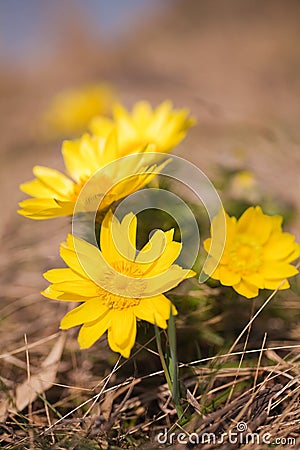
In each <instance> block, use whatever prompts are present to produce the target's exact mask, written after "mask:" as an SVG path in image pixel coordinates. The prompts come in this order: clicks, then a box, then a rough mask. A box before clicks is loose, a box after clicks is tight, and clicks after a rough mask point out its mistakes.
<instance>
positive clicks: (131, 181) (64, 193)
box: [18, 132, 164, 220]
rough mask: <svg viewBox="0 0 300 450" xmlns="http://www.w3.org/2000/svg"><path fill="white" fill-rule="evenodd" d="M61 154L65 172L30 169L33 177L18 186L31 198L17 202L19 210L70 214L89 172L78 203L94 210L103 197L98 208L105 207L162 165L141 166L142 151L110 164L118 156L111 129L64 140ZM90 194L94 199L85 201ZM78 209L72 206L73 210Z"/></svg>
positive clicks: (43, 215) (38, 215)
mask: <svg viewBox="0 0 300 450" xmlns="http://www.w3.org/2000/svg"><path fill="white" fill-rule="evenodd" d="M62 154H63V158H64V162H65V167H66V172H67V175H65V174H63V173H61V172H59V171H57V170H55V169H50V168H48V167H42V166H35V167H34V168H33V173H34V175H35V176H36V178H35V179H34V180H32V181H29V182H27V183H24V184H21V186H20V189H21V190H22V191H23V192H25V193H26V194H28V195H30V196H32V197H33V198H30V199H27V200H24V201H23V202H21V203H20V204H19V205H20V207H21V209H20V210H19V211H18V213H19V214H21V215H23V216H26V217H29V218H31V219H37V220H43V219H50V218H54V217H60V216H69V215H72V214H73V212H74V207H75V203H76V201H77V199H78V196H79V194H80V193H81V191H82V188H83V187H84V186H85V183H86V182H87V181H88V180H90V179H91V177H93V176H95V177H94V178H93V182H92V183H91V184H90V185H89V186H88V187H89V189H86V190H85V194H84V199H83V200H82V201H81V205H80V206H83V207H84V208H83V210H82V211H96V210H97V206H95V203H96V204H99V203H100V200H101V199H103V198H104V200H103V201H102V202H101V209H105V208H107V207H108V206H109V205H111V204H112V203H113V202H115V201H117V200H120V199H121V198H124V197H126V196H127V195H130V194H132V193H133V192H135V191H137V190H138V189H140V188H142V187H144V186H145V185H146V184H147V183H149V181H151V179H152V178H153V177H154V176H155V175H156V174H157V173H159V171H160V170H161V169H162V167H164V164H161V165H160V166H157V165H155V164H153V165H151V166H149V164H148V165H147V166H143V155H142V154H141V155H135V156H134V157H128V158H123V159H121V160H120V163H119V164H118V163H116V164H113V165H110V163H112V162H113V161H117V160H118V158H119V156H120V155H119V150H118V145H117V140H116V135H115V132H112V133H110V134H109V135H108V137H107V138H106V139H103V138H100V137H96V136H90V135H89V134H85V135H83V136H82V138H81V139H77V140H73V141H64V143H63V147H62ZM106 166H107V167H106ZM102 168H103V170H102V171H101V172H99V174H98V175H95V174H96V173H97V172H98V171H99V169H102ZM91 198H94V200H95V201H92V202H89V200H90V199H91ZM82 211H80V208H77V209H76V212H82Z"/></svg>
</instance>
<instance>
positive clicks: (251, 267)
mask: <svg viewBox="0 0 300 450" xmlns="http://www.w3.org/2000/svg"><path fill="white" fill-rule="evenodd" d="M229 258H230V263H229V264H230V266H231V269H232V270H234V271H235V272H239V273H241V274H244V273H247V274H249V272H255V271H257V270H258V269H259V268H260V266H261V263H262V249H261V246H260V245H259V244H257V242H255V241H253V240H252V239H251V238H250V237H249V236H247V235H242V236H239V237H238V238H237V240H236V242H235V243H234V244H233V246H232V247H231V249H230V251H229Z"/></svg>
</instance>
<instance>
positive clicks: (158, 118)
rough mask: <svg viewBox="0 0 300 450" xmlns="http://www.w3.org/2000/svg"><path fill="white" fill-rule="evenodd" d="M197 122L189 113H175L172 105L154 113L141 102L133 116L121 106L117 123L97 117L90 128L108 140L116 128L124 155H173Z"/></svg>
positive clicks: (116, 112)
mask: <svg viewBox="0 0 300 450" xmlns="http://www.w3.org/2000/svg"><path fill="white" fill-rule="evenodd" d="M194 123H195V119H194V118H192V117H189V111H188V110H187V109H179V110H176V109H173V105H172V103H171V102H169V101H165V102H163V103H161V104H160V105H159V106H158V107H157V108H156V109H152V107H151V106H150V104H149V103H148V102H144V101H143V102H138V103H136V104H135V106H134V108H133V110H132V111H131V112H129V111H127V110H126V109H125V108H124V107H123V106H121V105H115V107H114V108H113V120H109V119H107V118H105V117H95V118H94V119H93V120H92V121H91V124H90V129H91V131H92V132H93V133H94V134H96V135H98V136H106V135H107V133H109V132H110V131H111V130H112V128H114V127H115V128H116V130H117V135H118V143H119V148H120V152H121V154H122V155H128V154H129V153H133V152H135V151H137V150H138V149H145V148H147V151H151V152H169V151H171V150H172V149H173V148H174V147H176V145H178V144H179V143H180V142H181V141H182V140H183V139H184V137H185V135H186V132H187V130H188V129H189V128H190V127H191V126H192V125H194Z"/></svg>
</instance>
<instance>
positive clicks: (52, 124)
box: [44, 84, 115, 136]
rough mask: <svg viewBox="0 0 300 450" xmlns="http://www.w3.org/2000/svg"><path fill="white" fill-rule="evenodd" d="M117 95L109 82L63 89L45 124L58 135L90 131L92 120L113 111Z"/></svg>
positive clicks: (46, 117)
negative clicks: (88, 129) (107, 83)
mask: <svg viewBox="0 0 300 450" xmlns="http://www.w3.org/2000/svg"><path fill="white" fill-rule="evenodd" d="M113 101H115V94H114V92H113V90H112V88H111V87H110V86H108V85H106V84H98V85H91V86H83V87H81V88H78V89H71V90H67V91H63V92H61V93H60V94H58V95H57V96H56V97H55V98H54V99H53V101H52V104H51V105H50V107H49V110H48V111H47V113H46V114H45V117H44V127H45V129H46V131H48V133H50V134H53V135H55V136H73V135H76V134H77V135H78V134H80V133H81V132H84V131H86V130H87V127H88V124H89V122H90V120H91V119H92V118H93V117H94V116H96V115H98V114H102V115H104V116H106V115H110V114H111V108H112V103H113Z"/></svg>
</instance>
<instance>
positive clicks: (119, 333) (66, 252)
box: [43, 211, 194, 357]
mask: <svg viewBox="0 0 300 450" xmlns="http://www.w3.org/2000/svg"><path fill="white" fill-rule="evenodd" d="M136 228H137V219H136V216H135V215H134V214H132V213H129V214H127V215H126V216H125V217H124V218H123V220H122V221H121V222H119V221H118V220H117V219H116V217H115V216H113V214H112V212H111V211H109V212H108V213H107V215H106V216H105V218H104V220H103V223H102V226H101V233H100V247H101V251H100V250H99V248H97V247H96V246H94V245H92V244H90V243H88V242H86V241H84V240H82V239H79V238H76V237H73V236H72V235H69V236H68V239H67V242H64V243H62V244H61V251H60V254H61V257H62V258H63V260H64V261H65V263H66V264H67V265H68V266H69V267H68V268H65V269H52V270H50V271H48V272H46V273H45V274H44V276H45V278H46V279H47V280H48V281H49V282H51V283H52V284H51V285H50V286H49V287H48V288H47V289H46V290H45V291H44V292H43V295H44V296H46V297H48V298H51V299H55V300H62V301H71V302H83V303H82V304H81V305H80V306H78V307H76V308H75V309H73V310H71V311H70V312H68V313H67V314H66V315H65V317H64V318H63V319H62V321H61V328H62V329H68V328H71V327H74V326H77V325H82V327H81V329H80V331H79V335H78V342H79V345H80V347H81V348H88V347H90V346H91V345H93V344H94V343H95V342H96V341H97V340H98V339H99V338H100V337H101V336H102V335H103V334H104V333H105V332H106V330H107V331H108V343H109V345H110V347H111V349H112V350H113V351H116V352H119V353H121V354H122V355H123V356H124V357H129V355H130V351H131V349H132V347H133V345H134V342H135V338H136V321H137V320H146V321H147V322H150V323H152V324H154V323H156V324H157V326H159V327H161V328H166V327H167V323H166V320H168V319H169V317H170V312H171V308H172V312H173V314H177V312H176V309H175V307H174V306H173V305H172V304H171V302H170V301H169V300H168V299H167V297H165V295H164V294H163V293H164V292H166V291H168V290H169V289H172V288H173V287H175V286H176V285H177V284H179V283H180V282H181V281H183V280H184V279H185V278H189V277H191V276H193V275H194V272H193V271H191V270H187V269H182V268H181V267H180V266H178V265H176V264H173V263H174V261H175V260H176V259H177V257H178V255H179V253H180V251H181V246H182V244H181V243H179V242H175V241H173V232H174V230H169V231H167V232H163V231H161V230H156V231H155V232H154V234H153V235H152V237H151V239H150V240H149V242H148V243H147V244H146V245H145V246H144V248H143V249H142V250H141V251H140V252H137V250H136Z"/></svg>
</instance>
